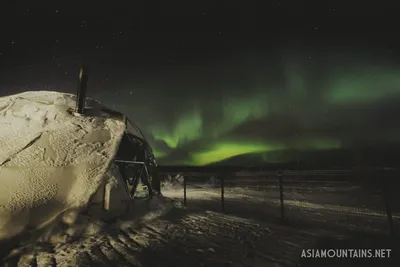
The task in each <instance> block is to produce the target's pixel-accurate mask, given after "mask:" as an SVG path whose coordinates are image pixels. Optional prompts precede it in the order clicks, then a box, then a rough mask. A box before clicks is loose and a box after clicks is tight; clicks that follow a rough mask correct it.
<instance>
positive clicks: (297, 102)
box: [144, 65, 400, 165]
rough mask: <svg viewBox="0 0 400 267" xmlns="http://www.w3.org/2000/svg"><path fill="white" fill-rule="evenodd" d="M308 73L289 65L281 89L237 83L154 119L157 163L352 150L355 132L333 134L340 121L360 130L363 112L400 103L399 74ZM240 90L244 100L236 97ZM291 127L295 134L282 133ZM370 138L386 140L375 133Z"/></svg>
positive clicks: (151, 132) (151, 135)
mask: <svg viewBox="0 0 400 267" xmlns="http://www.w3.org/2000/svg"><path fill="white" fill-rule="evenodd" d="M303 69H304V68H301V67H300V66H297V67H296V66H294V65H293V66H290V67H285V68H284V71H283V76H284V82H282V83H278V82H275V83H274V82H271V83H268V82H264V84H263V83H261V84H260V83H258V84H257V85H244V88H239V89H237V88H236V87H239V85H236V86H235V85H233V87H235V89H234V90H229V89H226V90H222V92H221V94H220V97H219V98H216V99H214V101H208V102H207V101H204V99H201V100H199V101H197V102H196V101H195V103H194V105H193V106H192V107H191V108H185V109H184V110H180V109H177V110H178V111H179V112H178V116H177V117H176V119H175V120H174V121H173V122H172V123H164V124H163V123H159V121H158V120H154V123H152V124H151V125H149V126H148V127H144V130H145V132H147V136H148V139H149V141H150V143H151V145H152V147H153V149H154V151H155V154H156V157H157V158H158V159H159V162H160V164H188V165H207V164H212V163H217V162H220V161H223V160H227V159H229V158H232V157H235V156H240V155H251V154H254V155H259V157H260V159H261V160H262V161H264V162H270V161H271V160H270V157H269V153H270V152H276V151H285V150H293V149H295V150H300V151H301V150H330V149H341V148H344V147H345V146H346V145H348V144H349V143H350V144H351V142H352V140H353V139H354V133H355V132H354V131H356V130H357V129H356V128H355V129H350V128H351V127H350V128H349V129H348V130H346V129H344V130H343V129H342V132H340V133H339V134H336V132H335V131H336V129H337V128H341V127H340V125H341V124H342V123H343V125H357V123H358V124H359V125H361V124H362V123H363V121H364V120H365V119H367V118H362V117H363V114H364V113H363V112H364V110H368V109H369V108H370V107H374V106H379V105H380V104H382V103H383V105H384V103H385V101H387V100H390V99H392V100H393V99H400V70H399V69H397V70H396V69H393V68H389V67H388V68H384V67H371V68H365V67H363V68H353V69H350V68H346V69H339V71H338V69H337V68H336V69H335V70H331V71H325V73H323V75H321V77H320V79H318V80H315V79H313V78H312V77H311V76H312V75H310V73H309V72H308V73H307V72H305V71H304V70H303ZM316 88H317V89H316ZM240 91H242V92H243V91H245V93H246V94H244V93H242V94H241V93H235V92H240ZM349 109H350V110H352V112H351V114H347V113H346V112H348V110H349ZM210 114H211V115H210ZM271 118H278V121H279V118H280V123H276V122H275V123H271V122H270V120H271ZM360 118H361V119H360ZM291 124H293V125H294V126H293V130H291V129H286V130H285V129H283V130H282V129H281V128H285V127H289V126H287V125H291ZM257 127H259V128H260V129H261V128H262V130H259V129H258V128H257ZM289 128H290V127H289ZM238 129H239V130H240V131H239V130H238ZM268 129H269V130H268ZM321 129H322V130H321ZM389 130H390V133H386V134H387V136H390V138H391V140H392V141H393V140H394V139H396V140H395V141H396V142H397V141H398V138H397V137H398V134H399V133H400V131H398V130H397V129H395V128H393V129H389ZM238 131H239V132H238ZM346 131H348V132H346ZM259 132H260V133H259ZM270 132H274V134H275V135H274V136H269V135H270ZM370 134H371V135H372V133H370ZM352 135H353V136H352ZM349 137H350V138H349ZM352 138H353V139H352ZM371 138H381V139H382V138H384V137H383V135H379V133H378V135H376V136H372V137H371ZM284 160H288V159H287V158H285V159H282V161H284ZM274 161H277V159H276V158H275V159H274ZM278 161H279V159H278Z"/></svg>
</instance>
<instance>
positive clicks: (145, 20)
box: [0, 1, 400, 165]
mask: <svg viewBox="0 0 400 267" xmlns="http://www.w3.org/2000/svg"><path fill="white" fill-rule="evenodd" d="M234 2H235V1H213V3H211V2H210V3H206V2H204V3H202V4H200V3H199V4H198V5H197V4H196V5H193V6H192V5H190V6H188V5H185V4H179V5H175V4H173V3H169V2H168V3H167V2H166V3H163V4H160V6H155V7H148V6H145V5H143V6H142V5H141V4H140V5H139V4H138V6H137V7H136V8H133V9H132V8H130V7H124V6H123V5H118V6H117V5H116V4H115V5H114V4H107V5H103V4H101V3H98V5H96V6H93V5H89V4H83V3H82V4H81V5H80V6H79V7H77V6H72V5H69V4H68V3H67V2H66V3H64V4H62V5H61V4H58V3H56V2H54V3H52V4H46V5H44V4H42V3H35V4H28V3H20V5H19V6H18V7H12V9H10V10H9V12H8V11H7V12H5V13H4V14H3V16H1V17H0V19H1V20H2V25H9V26H7V27H4V30H3V37H2V40H3V41H2V42H0V94H1V95H6V94H10V93H17V92H21V91H26V90H55V91H63V92H70V93H75V91H76V85H77V84H76V83H77V75H78V70H79V67H80V64H82V63H85V64H86V65H87V66H88V68H89V83H88V86H89V92H88V95H89V96H90V97H93V98H95V99H97V100H99V101H100V102H102V103H104V104H105V105H107V106H109V107H111V108H115V109H117V110H119V111H121V112H123V113H125V114H126V115H127V116H128V117H129V118H130V119H131V120H132V121H134V122H135V123H136V124H137V125H138V126H139V127H140V128H141V129H142V130H143V132H144V133H145V135H146V137H147V139H148V140H149V142H150V144H151V145H152V147H153V149H154V151H155V153H156V156H157V158H158V161H159V163H160V164H163V165H168V164H178V165H180V164H188V165H206V164H212V163H218V162H228V161H229V159H232V158H237V157H241V156H243V157H246V156H251V157H249V158H251V159H250V161H251V162H246V163H243V164H262V163H269V162H286V161H294V160H297V161H298V160H302V159H303V156H304V155H305V154H310V153H312V152H313V151H315V152H316V153H317V154H316V155H317V156H316V157H319V156H318V155H319V154H318V153H319V152H321V153H330V152H329V151H341V150H346V149H348V150H352V149H353V150H357V149H361V148H363V147H395V146H397V144H399V143H400V138H399V134H400V126H399V123H398V119H397V114H400V113H399V112H400V105H399V103H400V57H399V51H400V50H399V47H400V44H399V42H398V38H397V35H398V26H397V25H398V22H397V21H394V18H397V17H398V15H397V13H396V11H395V9H394V8H391V7H390V6H388V5H379V6H377V5H371V6H370V5H367V4H363V5H362V6H361V5H359V4H357V3H350V2H349V1H347V2H346V3H339V2H337V3H336V2H334V3H331V2H329V3H326V5H325V4H321V5H315V6H314V5H311V4H310V5H309V4H303V3H300V2H298V1H292V2H293V3H289V2H288V1H286V2H285V1H278V2H279V3H275V2H268V7H265V6H264V5H263V6H262V7H261V6H257V5H256V4H252V3H250V2H249V3H248V4H245V3H242V4H237V3H234ZM321 3H322V2H321ZM324 3H325V2H324ZM4 10H6V9H2V10H1V11H4ZM391 12H392V13H391ZM389 14H392V15H393V16H391V15H389ZM399 145H400V144H399ZM321 155H322V154H321ZM324 155H325V154H324ZM321 157H322V156H321Z"/></svg>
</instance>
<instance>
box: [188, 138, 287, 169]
mask: <svg viewBox="0 0 400 267" xmlns="http://www.w3.org/2000/svg"><path fill="white" fill-rule="evenodd" d="M283 148H284V147H283V146H282V145H267V144H262V143H261V144H260V143H249V144H245V143H239V142H227V143H217V144H215V145H212V146H211V147H210V148H209V149H207V150H205V151H202V152H196V153H192V154H191V157H190V161H189V163H190V164H193V165H207V164H210V163H215V162H219V161H222V160H225V159H229V158H231V157H234V156H239V155H245V154H253V153H260V152H266V151H272V150H279V149H283Z"/></svg>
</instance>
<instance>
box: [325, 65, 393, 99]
mask: <svg viewBox="0 0 400 267" xmlns="http://www.w3.org/2000/svg"><path fill="white" fill-rule="evenodd" d="M349 72H350V73H346V74H343V75H341V76H340V77H337V78H336V79H335V80H333V82H332V84H330V86H329V91H328V92H327V94H326V99H327V100H328V101H329V102H331V103H336V104H349V103H366V102H373V101H376V100H380V99H384V98H390V97H393V96H399V95H400V75H399V74H400V72H399V71H393V70H389V69H381V68H378V69H368V70H354V71H349Z"/></svg>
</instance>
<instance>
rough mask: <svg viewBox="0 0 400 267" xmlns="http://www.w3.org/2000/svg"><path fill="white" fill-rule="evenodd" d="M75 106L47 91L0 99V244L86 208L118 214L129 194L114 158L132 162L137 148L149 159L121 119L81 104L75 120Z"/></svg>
mask: <svg viewBox="0 0 400 267" xmlns="http://www.w3.org/2000/svg"><path fill="white" fill-rule="evenodd" d="M76 102H77V100H76V96H74V95H71V94H65V93H59V92H48V91H32V92H25V93H21V94H16V95H11V96H7V97H1V98H0V240H2V239H7V238H10V237H13V236H15V235H17V234H18V233H20V232H22V231H23V230H24V229H25V228H27V227H28V228H34V229H37V228H40V227H42V226H45V225H46V224H48V223H49V222H51V221H52V220H53V219H54V218H56V217H58V216H59V215H60V214H62V213H63V212H65V211H69V210H80V209H82V208H87V207H88V204H89V203H90V204H97V205H98V206H99V207H100V208H99V209H101V210H103V211H104V210H107V211H108V212H107V213H108V214H113V213H121V212H124V208H125V207H126V205H125V206H124V205H122V204H123V203H124V201H127V200H130V198H131V194H130V192H129V189H128V184H127V183H126V180H125V179H123V177H121V173H120V172H119V169H118V167H117V163H116V161H115V159H117V158H118V159H119V160H120V161H121V162H122V161H124V160H128V161H129V160H132V157H133V156H134V155H133V154H134V152H135V149H136V148H137V146H136V147H135V142H136V144H139V143H140V144H141V145H142V146H144V147H145V149H144V151H145V154H146V155H145V157H146V160H153V158H152V153H151V149H150V148H149V146H148V145H147V143H146V142H145V140H144V139H142V138H141V137H140V136H139V134H138V133H137V132H133V130H132V131H131V132H129V131H128V130H127V125H129V123H128V120H127V119H126V117H125V116H124V115H123V114H121V113H119V112H115V111H112V110H110V109H107V108H106V107H104V106H103V105H101V104H100V103H99V102H97V101H94V100H90V99H86V109H85V110H86V111H85V115H84V116H82V115H80V114H76V113H74V110H75V109H74V108H75V105H76ZM132 129H134V127H132ZM139 132H140V131H139ZM136 137H137V138H136ZM133 139H135V140H136V141H135V140H133ZM121 142H125V143H123V144H122V143H121ZM121 148H123V149H121ZM121 153H122V154H121ZM127 153H128V154H129V153H133V154H132V155H130V154H129V155H128V154H127ZM124 157H127V158H124ZM152 162H154V161H152ZM143 165H144V166H146V164H143Z"/></svg>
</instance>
